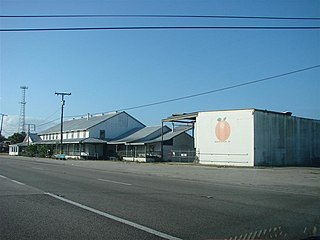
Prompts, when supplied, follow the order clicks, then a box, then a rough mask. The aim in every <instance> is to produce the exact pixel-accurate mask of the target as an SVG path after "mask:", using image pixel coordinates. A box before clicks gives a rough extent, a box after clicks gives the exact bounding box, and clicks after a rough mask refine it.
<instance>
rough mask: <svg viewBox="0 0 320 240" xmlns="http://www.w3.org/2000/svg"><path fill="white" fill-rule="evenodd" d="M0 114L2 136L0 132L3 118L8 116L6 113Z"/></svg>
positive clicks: (0, 126) (0, 128)
mask: <svg viewBox="0 0 320 240" xmlns="http://www.w3.org/2000/svg"><path fill="white" fill-rule="evenodd" d="M0 116H1V125H0V136H2V135H1V134H2V126H3V118H4V117H6V116H8V115H6V114H3V113H0Z"/></svg>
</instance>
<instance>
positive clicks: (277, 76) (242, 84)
mask: <svg viewBox="0 0 320 240" xmlns="http://www.w3.org/2000/svg"><path fill="white" fill-rule="evenodd" d="M319 67H320V64H319V65H315V66H312V67H307V68H302V69H298V70H295V71H291V72H286V73H282V74H278V75H274V76H271V77H266V78H262V79H258V80H253V81H249V82H244V83H240V84H236V85H231V86H228V87H223V88H218V89H214V90H210V91H206V92H201V93H196V94H192V95H187V96H183V97H178V98H172V99H168V100H163V101H159V102H154V103H148V104H142V105H138V106H134V107H128V108H122V109H118V110H114V111H128V110H133V109H138V108H145V107H151V106H155V105H160V104H164V103H170V102H176V101H181V100H184V99H189V98H194V97H199V96H203V95H207V94H211V93H216V92H222V91H226V90H230V89H234V88H238V87H243V86H247V85H251V84H255V83H260V82H265V81H269V80H272V79H275V78H280V77H284V76H288V75H293V74H296V73H300V72H305V71H308V70H311V69H315V68H319Z"/></svg>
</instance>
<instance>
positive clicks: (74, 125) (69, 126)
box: [39, 112, 123, 134]
mask: <svg viewBox="0 0 320 240" xmlns="http://www.w3.org/2000/svg"><path fill="white" fill-rule="evenodd" d="M120 113H123V112H119V113H117V112H115V113H108V114H105V115H100V116H93V117H89V118H88V117H82V118H78V119H73V120H69V121H65V122H63V131H64V132H67V131H77V130H87V129H89V128H91V127H93V126H95V125H97V124H99V123H101V122H104V121H106V120H108V119H110V118H112V117H114V116H116V115H118V114H120ZM60 127H61V124H57V125H55V126H53V127H51V128H49V129H46V130H44V131H42V132H40V133H39V134H47V133H58V132H60Z"/></svg>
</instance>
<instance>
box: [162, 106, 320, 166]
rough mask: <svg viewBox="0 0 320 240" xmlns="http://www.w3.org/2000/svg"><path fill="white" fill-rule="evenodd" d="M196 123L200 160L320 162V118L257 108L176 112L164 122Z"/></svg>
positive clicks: (273, 163) (268, 163) (216, 162)
mask: <svg viewBox="0 0 320 240" xmlns="http://www.w3.org/2000/svg"><path fill="white" fill-rule="evenodd" d="M183 121H184V122H186V121H189V123H191V124H193V125H194V126H195V148H196V158H197V160H198V161H199V163H201V164H212V165H231V166H320V121H319V120H314V119H306V118H301V117H295V116H292V114H291V113H290V112H284V113H281V112H273V111H267V110H258V109H242V110H223V111H207V112H195V113H187V114H177V115H172V116H171V117H169V118H167V119H164V120H163V122H173V123H174V122H183Z"/></svg>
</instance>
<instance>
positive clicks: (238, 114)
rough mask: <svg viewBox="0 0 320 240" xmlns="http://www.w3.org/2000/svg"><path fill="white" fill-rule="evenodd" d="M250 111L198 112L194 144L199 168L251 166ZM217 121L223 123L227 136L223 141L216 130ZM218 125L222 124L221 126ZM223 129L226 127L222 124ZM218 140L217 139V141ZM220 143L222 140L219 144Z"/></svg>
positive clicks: (251, 111) (251, 116) (251, 133)
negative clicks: (227, 129)
mask: <svg viewBox="0 0 320 240" xmlns="http://www.w3.org/2000/svg"><path fill="white" fill-rule="evenodd" d="M252 113H253V110H252V109H249V110H234V111H212V112H199V114H198V117H197V120H196V129H195V130H196V131H195V138H196V141H195V144H196V151H197V157H198V159H199V162H200V163H202V164H214V165H232V166H253V165H254V161H253V157H254V155H253V115H252ZM218 119H221V121H222V120H223V119H225V121H226V122H227V123H228V124H229V126H230V135H229V137H228V138H227V139H222V137H221V136H222V135H223V134H221V133H222V132H223V130H221V131H220V134H219V133H218V134H216V132H215V129H216V126H217V124H219V122H218ZM220 124H221V123H220ZM223 125H224V127H225V128H227V127H226V123H225V122H224V123H223ZM218 135H219V136H220V139H219V138H218V137H219V136H218ZM221 139H222V140H221Z"/></svg>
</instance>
